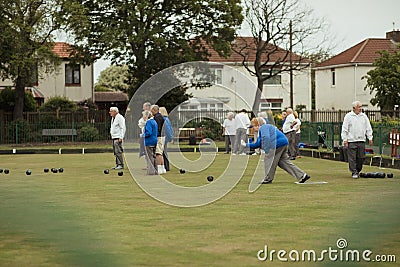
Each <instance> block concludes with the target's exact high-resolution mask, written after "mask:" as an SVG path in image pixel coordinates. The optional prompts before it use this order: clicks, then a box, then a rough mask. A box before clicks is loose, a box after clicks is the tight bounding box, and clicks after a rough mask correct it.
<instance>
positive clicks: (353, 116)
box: [342, 101, 373, 179]
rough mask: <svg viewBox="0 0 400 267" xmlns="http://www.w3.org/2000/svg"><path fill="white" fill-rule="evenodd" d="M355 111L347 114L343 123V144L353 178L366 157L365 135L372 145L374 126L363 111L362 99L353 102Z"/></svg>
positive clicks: (359, 170) (357, 175) (357, 173)
mask: <svg viewBox="0 0 400 267" xmlns="http://www.w3.org/2000/svg"><path fill="white" fill-rule="evenodd" d="M352 105H353V111H351V112H349V113H347V114H346V116H345V117H344V120H343V125H342V139H343V145H344V146H345V147H347V155H348V160H349V170H350V172H351V176H352V177H353V178H355V179H356V178H358V177H359V173H360V172H361V170H362V165H363V162H364V159H365V137H367V138H368V140H369V145H371V146H372V138H373V136H372V127H371V123H370V121H369V119H368V117H367V115H365V114H364V113H363V112H362V105H361V102H360V101H355V102H353V103H352Z"/></svg>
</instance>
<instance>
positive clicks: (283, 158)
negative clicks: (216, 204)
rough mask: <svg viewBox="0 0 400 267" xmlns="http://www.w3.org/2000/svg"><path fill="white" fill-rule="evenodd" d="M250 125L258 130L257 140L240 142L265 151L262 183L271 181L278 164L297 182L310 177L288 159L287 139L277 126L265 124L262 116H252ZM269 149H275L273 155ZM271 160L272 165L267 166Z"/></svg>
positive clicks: (302, 181)
mask: <svg viewBox="0 0 400 267" xmlns="http://www.w3.org/2000/svg"><path fill="white" fill-rule="evenodd" d="M251 125H252V126H253V127H254V130H255V131H258V138H257V141H256V142H255V143H248V144H246V143H245V142H242V145H243V146H247V147H250V148H261V149H263V150H264V151H265V159H264V168H265V178H264V180H263V181H262V182H261V183H262V184H270V183H272V181H273V180H274V176H275V172H276V168H277V167H278V166H279V167H280V168H281V169H283V170H285V171H286V172H287V173H289V174H290V175H292V176H293V177H295V178H296V179H297V181H298V182H299V183H304V182H305V181H307V180H308V179H310V176H309V175H308V174H307V173H305V172H304V171H302V170H301V169H300V168H299V167H297V166H296V165H294V164H293V163H292V162H291V161H290V159H289V156H288V154H287V148H288V144H289V142H288V139H287V138H286V136H285V135H284V134H283V133H282V132H281V131H279V129H278V128H276V127H275V126H273V125H271V124H266V123H265V120H264V119H263V118H262V117H258V118H253V119H252V120H251ZM271 149H273V150H275V153H274V154H273V155H270V154H271V153H269V152H270V150H271ZM271 157H273V159H271ZM271 160H272V165H271V167H270V168H268V167H269V165H270V164H269V163H270V162H271Z"/></svg>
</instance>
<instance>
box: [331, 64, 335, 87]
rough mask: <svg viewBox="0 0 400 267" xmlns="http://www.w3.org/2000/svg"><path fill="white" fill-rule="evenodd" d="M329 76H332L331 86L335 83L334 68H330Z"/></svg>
mask: <svg viewBox="0 0 400 267" xmlns="http://www.w3.org/2000/svg"><path fill="white" fill-rule="evenodd" d="M331 76H332V86H334V85H336V72H335V68H332V69H331Z"/></svg>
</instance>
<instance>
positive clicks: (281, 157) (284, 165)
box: [264, 146, 304, 182]
mask: <svg viewBox="0 0 400 267" xmlns="http://www.w3.org/2000/svg"><path fill="white" fill-rule="evenodd" d="M287 148H288V147H287V146H283V147H279V148H277V149H276V150H275V155H270V153H269V154H267V153H266V154H265V157H264V169H265V178H264V181H271V182H272V181H273V180H274V177H275V172H276V168H277V167H279V168H281V169H282V170H284V171H286V172H287V173H289V174H290V175H291V176H293V177H294V178H296V179H297V180H300V179H301V177H303V175H304V171H302V170H301V169H300V168H299V167H297V166H296V165H294V164H293V163H292V162H291V161H290V159H289V156H288V154H287ZM271 161H272V162H271ZM269 167H270V169H269V170H268V168H269Z"/></svg>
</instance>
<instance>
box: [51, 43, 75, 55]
mask: <svg viewBox="0 0 400 267" xmlns="http://www.w3.org/2000/svg"><path fill="white" fill-rule="evenodd" d="M71 52H72V46H71V45H70V44H67V43H64V42H55V43H54V47H53V53H54V54H56V55H57V56H59V57H60V58H69V57H70V54H71Z"/></svg>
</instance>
